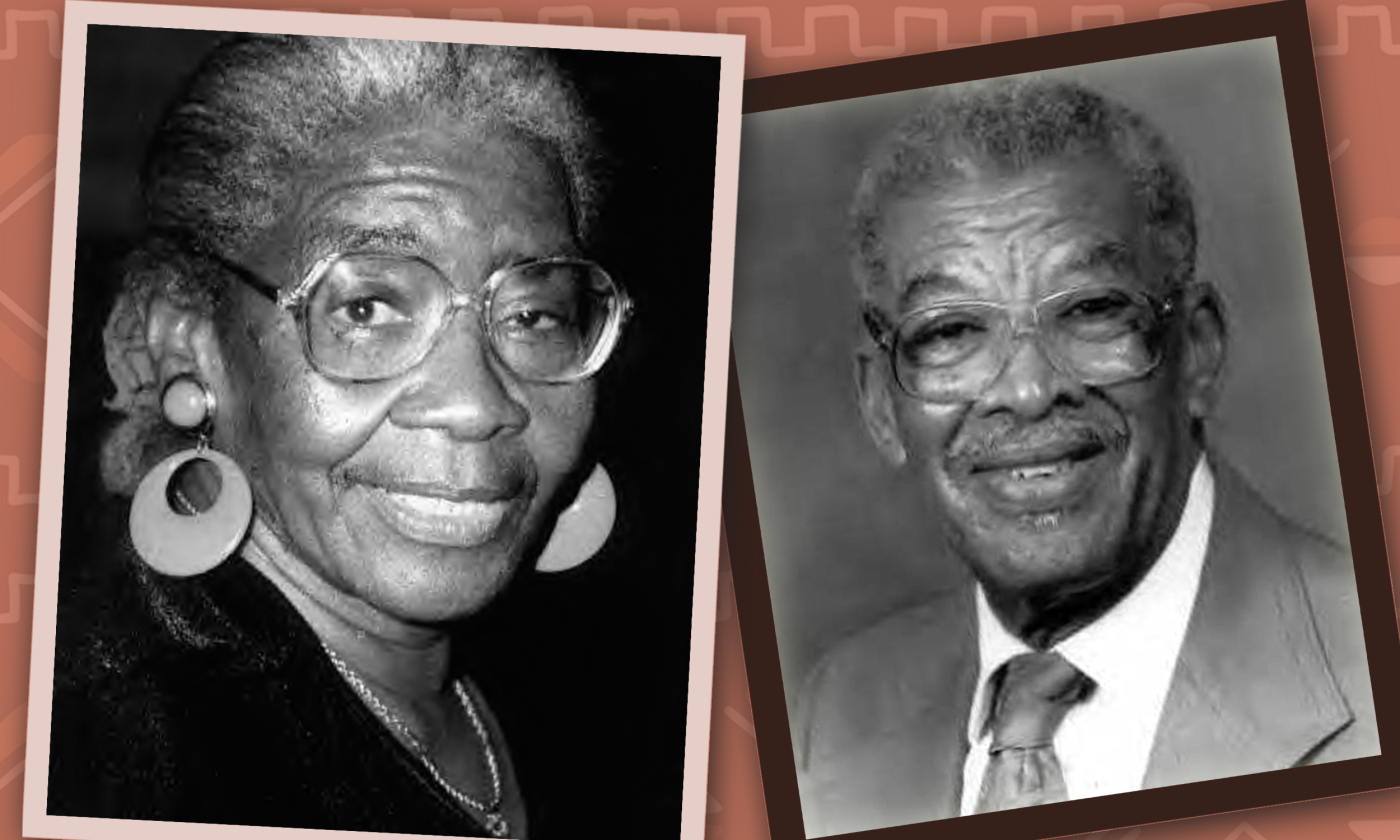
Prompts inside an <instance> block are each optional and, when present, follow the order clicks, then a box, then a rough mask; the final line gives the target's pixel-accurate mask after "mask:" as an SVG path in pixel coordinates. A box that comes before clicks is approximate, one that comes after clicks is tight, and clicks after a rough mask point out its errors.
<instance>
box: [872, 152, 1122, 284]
mask: <svg viewBox="0 0 1400 840" xmlns="http://www.w3.org/2000/svg"><path fill="white" fill-rule="evenodd" d="M1145 221H1146V219H1145V213H1144V212H1143V207H1142V204H1141V202H1140V201H1138V200H1137V199H1136V197H1135V193H1134V191H1133V186H1132V181H1131V179H1130V177H1129V175H1128V173H1127V172H1126V171H1125V170H1124V169H1123V167H1122V166H1121V165H1119V164H1117V163H1116V162H1115V161H1110V160H1106V159H1103V158H1097V157H1095V158H1077V159H1072V160H1067V161H1054V162H1047V163H1045V164H1040V165H1036V166H1033V167H1031V168H1029V169H1026V170H1024V171H1022V172H1018V173H1015V174H1011V175H1006V174H1001V173H986V174H980V173H979V174H978V175H976V176H974V177H972V178H969V179H963V180H958V181H954V182H946V181H945V182H941V183H933V184H925V185H923V186H922V187H921V188H916V189H911V190H906V191H905V193H904V194H903V195H901V196H899V197H897V198H895V199H893V200H891V201H889V202H887V203H886V205H885V208H884V211H883V212H882V214H881V223H880V226H879V234H880V238H881V244H882V246H883V247H882V250H883V251H884V254H885V262H886V266H885V267H886V270H887V271H888V272H889V273H890V275H891V278H890V279H892V280H893V281H894V284H895V285H896V286H901V285H904V282H901V281H906V282H907V280H909V279H912V277H913V276H927V277H928V278H931V279H935V280H936V279H937V275H938V272H939V271H940V270H941V269H948V270H951V268H952V266H953V265H957V264H968V263H970V264H972V266H973V267H976V268H982V269H985V270H994V269H995V268H996V267H997V264H998V263H1001V262H1004V261H1006V260H1021V261H1030V262H1035V263H1037V264H1040V265H1056V266H1061V267H1073V266H1074V265H1075V264H1076V263H1079V262H1085V261H1089V262H1095V263H1110V264H1112V263H1119V264H1121V263H1122V262H1123V261H1124V259H1125V258H1131V256H1132V255H1133V253H1134V252H1136V251H1138V250H1139V248H1140V246H1141V245H1142V244H1143V243H1144V241H1145V237H1144V236H1143V234H1144V233H1145V228H1146V225H1145Z"/></svg>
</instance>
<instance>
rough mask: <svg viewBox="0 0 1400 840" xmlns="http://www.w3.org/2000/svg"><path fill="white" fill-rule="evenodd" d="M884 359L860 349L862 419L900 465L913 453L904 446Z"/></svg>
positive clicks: (858, 380)
mask: <svg viewBox="0 0 1400 840" xmlns="http://www.w3.org/2000/svg"><path fill="white" fill-rule="evenodd" d="M884 361H885V360H884V359H883V358H881V357H877V356H874V355H871V354H870V353H869V352H868V351H865V350H861V351H857V353H856V360H855V374H856V394H857V397H858V399H859V401H860V414H861V419H863V420H864V421H865V430H866V431H867V432H868V433H869V434H870V439H871V440H873V441H875V447H876V448H877V449H879V450H880V453H881V454H882V455H884V456H885V460H887V461H889V462H890V463H891V464H893V465H894V466H896V467H899V466H903V465H904V462H905V461H906V460H907V459H908V457H909V455H908V452H906V451H905V449H904V441H903V439H902V438H901V437H900V434H899V423H898V421H897V420H896V419H895V416H894V402H893V398H892V397H891V395H890V388H889V377H888V375H887V373H886V371H887V368H886V366H885V364H884Z"/></svg>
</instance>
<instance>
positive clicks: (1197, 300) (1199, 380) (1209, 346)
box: [1181, 283, 1229, 421]
mask: <svg viewBox="0 0 1400 840" xmlns="http://www.w3.org/2000/svg"><path fill="white" fill-rule="evenodd" d="M1182 307H1183V311H1184V314H1185V335H1184V336H1183V340H1182V345H1183V346H1182V365H1181V374H1182V383H1183V386H1184V389H1185V396H1186V407H1187V410H1188V411H1190V413H1191V418H1192V419H1193V420H1195V421H1202V420H1205V419H1206V418H1208V417H1209V416H1210V414H1211V413H1212V412H1213V411H1214V410H1215V403H1216V400H1217V399H1218V397H1219V393H1220V386H1221V381H1222V379H1223V376H1224V370H1225V357H1226V350H1227V347H1228V343H1229V342H1228V339H1229V332H1228V328H1227V325H1226V322H1225V312H1224V306H1223V304H1222V303H1221V301H1220V295H1219V293H1218V292H1217V291H1216V290H1215V286H1213V285H1212V284H1210V283H1194V284H1192V285H1190V286H1188V287H1187V289H1186V291H1185V293H1184V294H1183V296H1182Z"/></svg>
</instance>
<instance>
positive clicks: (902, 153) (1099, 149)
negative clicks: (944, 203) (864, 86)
mask: <svg viewBox="0 0 1400 840" xmlns="http://www.w3.org/2000/svg"><path fill="white" fill-rule="evenodd" d="M1084 153H1100V154H1106V155H1108V156H1109V157H1110V158H1112V159H1114V160H1116V161H1118V162H1119V163H1120V164H1121V165H1122V166H1123V168H1124V169H1125V170H1126V171H1127V172H1128V173H1129V177H1130V178H1131V180H1132V188H1133V191H1134V193H1135V194H1136V195H1137V196H1138V199H1139V201H1140V202H1141V203H1142V207H1143V208H1144V209H1145V210H1146V213H1147V221H1148V224H1149V225H1151V226H1152V229H1153V231H1154V232H1155V234H1156V236H1155V238H1156V239H1157V245H1158V247H1159V248H1160V249H1161V253H1162V254H1163V255H1164V256H1166V257H1167V258H1168V259H1169V260H1171V261H1172V264H1173V265H1174V266H1175V270H1174V271H1173V275H1172V276H1171V278H1169V282H1171V283H1173V284H1177V283H1184V282H1187V281H1189V280H1190V279H1191V277H1192V275H1193V273H1194V271H1195V260H1196V216H1195V209H1194V205H1193V203H1192V199H1191V190H1190V185H1189V183H1188V182H1187V179H1186V176H1185V174H1184V173H1183V172H1182V169H1181V166H1180V164H1179V162H1178V161H1177V159H1176V157H1175V155H1174V154H1173V153H1172V151H1171V149H1170V148H1169V147H1168V145H1167V142H1166V139H1165V138H1164V137H1163V136H1162V134H1161V132H1159V131H1158V130H1157V129H1156V128H1155V127H1154V126H1152V125H1151V123H1149V122H1148V121H1147V120H1146V118H1144V117H1143V116H1142V115H1140V114H1138V113H1136V112H1134V111H1132V110H1130V109H1129V108H1127V107H1125V106H1123V105H1121V104H1119V103H1117V102H1114V101H1112V100H1110V99H1107V98H1106V97H1104V96H1102V95H1101V94H1099V93H1096V92H1094V91H1092V90H1089V89H1088V88H1085V87H1083V86H1082V85H1078V84H1074V83H1070V82H1063V81H1047V80H1043V79H1041V80H1030V81H1027V80H1012V79H997V80H993V81H990V82H982V83H974V84H969V85H959V86H957V87H956V88H953V89H949V90H944V91H940V92H938V93H936V94H935V95H934V98H933V100H932V101H931V102H929V103H928V104H927V105H926V106H924V107H923V108H921V109H920V110H918V111H917V112H915V113H914V114H912V115H911V116H910V117H908V118H907V119H906V120H905V121H904V122H902V123H901V124H900V125H899V126H898V127H897V128H895V130H894V131H893V132H891V133H890V134H889V135H888V136H886V137H885V138H884V140H883V141H882V142H881V144H880V145H879V146H878V147H877V148H876V150H875V152H874V154H873V155H872V156H871V157H870V159H869V161H868V162H867V164H866V167H865V170H864V171H863V172H862V173H861V177H860V182H859V184H858V186H857V187H856V194H855V199H854V201H853V202H852V205H851V245H852V247H851V262H852V271H853V274H854V277H855V281H856V284H857V285H858V286H859V287H860V291H861V295H862V296H863V297H864V298H866V299H869V298H870V297H871V295H872V294H873V293H874V292H875V291H876V290H877V289H878V288H879V287H880V286H881V285H882V284H884V283H886V282H888V278H887V277H886V265H885V255H884V248H883V243H882V242H881V238H880V221H881V216H882V214H883V213H884V211H885V208H886V207H887V206H888V204H889V203H890V202H891V201H894V200H897V199H900V198H905V197H909V196H911V195H914V194H917V193H918V192H920V191H924V190H928V189H930V188H933V187H936V186H938V185H940V184H946V183H958V182H962V181H968V180H971V179H973V178H976V177H978V176H979V175H981V174H993V175H1015V174H1018V173H1021V172H1024V171H1026V170H1028V169H1031V168H1033V167H1034V166H1035V165H1037V164H1040V163H1043V162H1046V161H1051V160H1055V159H1057V158H1062V157H1067V156H1074V155H1078V154H1084Z"/></svg>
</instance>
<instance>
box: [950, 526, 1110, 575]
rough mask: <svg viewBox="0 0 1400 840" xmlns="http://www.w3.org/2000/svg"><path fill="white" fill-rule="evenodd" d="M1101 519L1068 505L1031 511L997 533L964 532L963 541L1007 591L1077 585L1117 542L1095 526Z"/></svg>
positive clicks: (975, 565)
mask: <svg viewBox="0 0 1400 840" xmlns="http://www.w3.org/2000/svg"><path fill="white" fill-rule="evenodd" d="M1099 524H1100V523H1097V522H1092V521H1089V522H1086V521H1083V520H1082V519H1079V518H1077V517H1073V516H1072V515H1071V514H1068V513H1065V512H1063V511H1046V512H1038V513H1027V514H1025V515H1023V516H1021V517H1018V518H1016V519H1015V520H1012V521H1010V522H1005V523H1003V527H1000V528H997V529H996V530H995V532H992V533H988V532H983V533H974V534H967V533H964V534H962V535H960V539H958V540H957V543H958V544H959V550H960V553H962V554H963V555H964V559H965V560H966V561H967V562H968V564H969V565H970V566H971V568H972V570H973V572H974V574H975V575H976V576H977V578H978V579H979V580H981V581H982V582H983V583H984V584H985V585H988V586H992V587H995V588H998V589H1001V590H1003V591H1026V590H1041V589H1046V588H1053V587H1054V586H1056V585H1066V586H1074V582H1075V581H1081V580H1084V579H1086V578H1092V577H1095V576H1096V575H1095V570H1096V569H1097V568H1098V567H1101V566H1103V565H1104V562H1103V558H1104V556H1105V548H1106V547H1108V546H1110V545H1112V544H1113V543H1114V542H1115V541H1114V540H1113V538H1112V537H1111V535H1110V534H1108V533H1105V529H1103V528H1101V527H1094V526H1096V525H1099Z"/></svg>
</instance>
